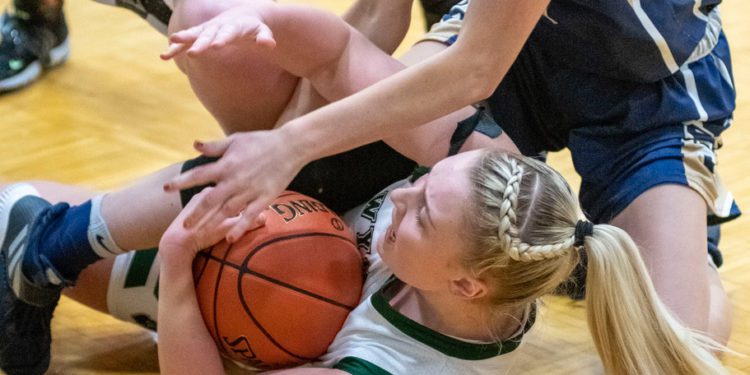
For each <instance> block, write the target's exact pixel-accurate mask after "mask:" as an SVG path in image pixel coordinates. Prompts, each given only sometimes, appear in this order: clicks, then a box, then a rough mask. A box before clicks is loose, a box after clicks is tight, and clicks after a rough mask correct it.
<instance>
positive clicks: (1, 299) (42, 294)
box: [0, 184, 69, 375]
mask: <svg viewBox="0 0 750 375" xmlns="http://www.w3.org/2000/svg"><path fill="white" fill-rule="evenodd" d="M56 207H58V206H54V207H53V206H51V205H50V203H49V202H47V201H45V200H44V199H42V198H40V197H39V196H38V193H37V191H36V190H35V189H34V188H33V187H32V186H31V185H27V184H19V185H13V186H11V187H9V188H7V189H6V190H5V191H3V192H2V194H0V244H1V245H0V246H2V247H0V337H2V340H1V341H0V368H1V369H2V370H3V371H5V373H6V374H8V375H22V374H23V375H36V374H43V373H44V372H45V371H46V370H47V368H48V367H49V362H50V343H51V330H50V322H51V320H52V313H53V312H54V310H55V307H56V306H57V302H58V300H59V299H60V292H61V291H62V288H63V286H64V285H69V283H68V282H66V281H65V280H63V279H62V278H61V277H60V276H59V275H58V273H57V272H56V271H55V270H54V268H52V267H50V266H49V265H48V264H46V263H47V262H46V261H45V259H44V258H41V259H39V258H40V257H39V255H38V253H37V249H36V248H37V246H35V245H36V241H34V239H35V238H40V236H39V233H36V232H37V231H36V230H35V228H39V227H40V225H39V224H40V223H41V224H43V223H44V222H46V221H48V220H50V219H51V218H54V217H55V216H56V214H58V213H59V211H60V210H56V209H55V208H56ZM34 258H37V259H34Z"/></svg>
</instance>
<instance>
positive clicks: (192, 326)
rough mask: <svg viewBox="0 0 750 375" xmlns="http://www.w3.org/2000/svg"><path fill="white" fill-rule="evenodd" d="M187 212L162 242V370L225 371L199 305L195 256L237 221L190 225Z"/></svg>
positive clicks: (210, 374) (202, 374) (197, 198)
mask: <svg viewBox="0 0 750 375" xmlns="http://www.w3.org/2000/svg"><path fill="white" fill-rule="evenodd" d="M209 189H210V188H209ZM207 190H208V189H207ZM206 192H207V191H206V190H204V191H203V192H201V193H200V194H198V195H196V196H195V197H193V199H191V201H190V203H189V204H188V205H187V206H186V208H188V207H191V206H194V205H195V204H196V203H197V202H198V201H200V199H203V197H204V196H205V193H206ZM185 212H186V211H185V210H183V211H182V212H181V213H180V215H178V216H177V218H176V219H175V220H174V221H173V222H172V224H171V225H170V226H169V228H168V229H167V230H166V232H165V233H164V236H163V237H162V239H161V241H160V242H159V256H160V257H161V264H160V267H161V268H160V273H159V309H158V311H159V312H158V332H159V366H160V369H161V373H162V374H179V375H184V374H200V375H214V374H224V367H223V364H222V360H221V356H220V355H219V350H218V349H217V347H216V344H215V343H214V340H213V339H212V338H211V335H210V334H209V333H208V329H207V328H206V325H205V323H204V322H203V317H202V316H201V312H200V309H199V307H198V299H197V297H196V294H195V285H194V282H193V260H194V259H195V255H196V254H197V253H198V251H200V250H201V249H205V248H207V247H209V246H211V245H213V244H215V243H217V242H219V241H220V240H221V239H222V238H224V235H225V234H226V232H227V230H228V229H229V228H230V227H231V225H232V224H233V223H234V222H236V220H235V219H228V220H221V221H217V222H212V223H208V224H207V225H206V226H205V228H202V229H190V230H189V229H185V227H184V225H183V220H184V216H185Z"/></svg>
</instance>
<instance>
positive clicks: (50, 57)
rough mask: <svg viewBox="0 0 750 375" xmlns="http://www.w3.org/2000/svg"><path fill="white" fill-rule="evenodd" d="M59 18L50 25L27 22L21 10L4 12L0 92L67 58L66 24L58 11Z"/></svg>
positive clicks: (0, 26) (0, 35)
mask: <svg viewBox="0 0 750 375" xmlns="http://www.w3.org/2000/svg"><path fill="white" fill-rule="evenodd" d="M61 12H62V11H61ZM59 19H60V21H59V22H55V25H52V24H48V23H45V22H41V21H31V20H30V19H29V16H28V15H27V14H25V13H23V12H18V11H13V10H12V9H11V10H6V11H5V13H4V14H3V15H2V19H0V92H3V91H9V90H15V89H18V88H21V87H24V86H26V85H28V84H30V83H31V82H34V81H35V80H36V79H37V78H39V76H40V75H41V74H42V71H43V70H44V69H49V68H52V67H55V66H58V65H60V64H62V63H64V62H65V61H66V60H67V58H68V55H69V54H70V46H69V44H68V27H67V25H66V24H65V17H64V16H63V15H62V14H61V15H60V18H59Z"/></svg>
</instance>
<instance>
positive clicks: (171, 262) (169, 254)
mask: <svg viewBox="0 0 750 375" xmlns="http://www.w3.org/2000/svg"><path fill="white" fill-rule="evenodd" d="M159 257H160V258H161V268H162V269H167V268H168V269H171V270H178V269H190V270H191V272H192V267H193V260H194V259H195V254H194V253H193V252H192V251H190V250H188V249H184V248H176V247H172V246H166V247H162V246H159Z"/></svg>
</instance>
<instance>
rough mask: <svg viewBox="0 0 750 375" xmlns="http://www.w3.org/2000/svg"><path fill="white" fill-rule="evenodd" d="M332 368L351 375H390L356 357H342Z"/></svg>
mask: <svg viewBox="0 0 750 375" xmlns="http://www.w3.org/2000/svg"><path fill="white" fill-rule="evenodd" d="M333 368H335V369H337V370H341V371H346V372H348V373H350V374H352V375H391V373H390V372H388V371H385V370H383V369H382V368H380V367H378V366H377V365H375V364H373V363H372V362H370V361H366V360H364V359H362V358H357V357H344V358H343V359H341V360H340V361H338V363H336V364H335V365H333Z"/></svg>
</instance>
